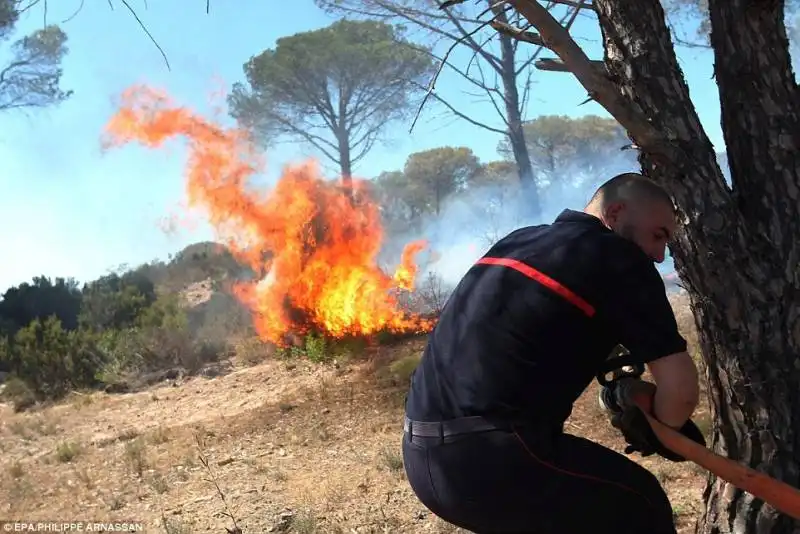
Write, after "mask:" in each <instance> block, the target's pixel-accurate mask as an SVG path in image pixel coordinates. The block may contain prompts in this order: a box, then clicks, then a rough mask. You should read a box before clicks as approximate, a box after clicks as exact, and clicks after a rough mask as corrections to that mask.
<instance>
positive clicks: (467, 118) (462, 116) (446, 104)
mask: <svg viewBox="0 0 800 534" xmlns="http://www.w3.org/2000/svg"><path fill="white" fill-rule="evenodd" d="M412 83H413V84H414V85H417V86H418V87H421V88H423V89H425V87H423V86H421V85H419V84H416V83H415V82H412ZM425 96H432V97H433V98H435V99H436V100H437V101H438V102H440V103H441V104H442V105H443V106H444V107H446V108H447V109H449V110H450V112H451V113H453V114H454V115H455V116H457V117H458V118H460V119H464V120H465V121H467V122H468V123H470V124H472V125H474V126H478V127H480V128H483V129H484V130H488V131H490V132H494V133H499V134H502V135H508V132H507V131H506V130H501V129H500V128H495V127H493V126H489V125H488V124H484V123H482V122H478V121H476V120H475V119H473V118H471V117H470V116H468V115H465V114H464V113H462V112H460V111H458V110H457V109H456V108H455V107H454V106H453V105H452V104H450V103H449V102H447V100H445V99H444V98H442V97H441V96H439V95H437V94H436V92H434V91H433V90H431V89H429V90H428V92H427V93H426V94H425ZM420 109H422V106H420ZM417 118H419V112H417ZM415 121H416V118H415ZM412 127H413V125H412Z"/></svg>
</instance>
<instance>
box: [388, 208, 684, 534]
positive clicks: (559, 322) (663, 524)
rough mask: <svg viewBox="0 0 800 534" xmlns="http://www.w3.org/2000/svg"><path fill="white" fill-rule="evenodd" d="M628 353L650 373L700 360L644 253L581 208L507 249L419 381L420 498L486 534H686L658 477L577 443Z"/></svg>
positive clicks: (463, 294) (437, 342)
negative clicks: (619, 358) (581, 406)
mask: <svg viewBox="0 0 800 534" xmlns="http://www.w3.org/2000/svg"><path fill="white" fill-rule="evenodd" d="M618 344H622V345H624V346H625V347H626V348H627V349H628V350H629V351H630V352H631V354H633V355H635V356H637V358H638V359H639V361H641V362H642V363H647V362H650V361H653V360H655V359H658V358H661V357H664V356H667V355H670V354H674V353H677V352H681V351H684V350H686V341H685V340H684V339H683V338H682V337H681V335H680V334H679V333H678V328H677V324H676V322H675V317H674V315H673V312H672V309H671V307H670V305H669V302H668V300H667V297H666V292H665V288H664V283H663V281H662V279H661V277H660V275H659V273H658V271H657V270H656V268H655V265H654V263H653V261H652V259H650V258H649V257H648V256H647V255H646V254H645V253H644V252H643V251H642V250H641V249H640V248H639V247H638V246H637V245H636V244H635V243H633V242H631V241H629V240H627V239H625V238H623V237H621V236H619V235H618V234H616V233H614V232H612V231H611V230H609V229H608V228H606V227H605V226H604V225H603V224H602V223H601V222H600V220H599V219H597V218H595V217H593V216H591V215H588V214H585V213H582V212H575V211H571V210H565V211H564V212H562V214H561V215H559V217H558V218H557V219H556V220H555V221H554V223H553V224H550V225H541V226H532V227H525V228H521V229H519V230H516V231H514V232H512V233H511V234H509V235H508V236H506V237H505V238H503V239H501V240H500V241H499V242H498V243H496V244H495V245H494V246H493V247H492V248H491V249H490V250H489V251H488V252H487V254H486V255H485V256H484V257H483V258H481V260H479V261H478V262H477V263H476V265H474V266H473V267H472V268H471V269H470V270H469V271H468V272H467V273H466V275H465V276H464V278H463V279H462V280H461V282H460V283H459V285H458V286H457V288H456V289H455V291H454V293H453V294H452V296H451V297H450V299H449V300H448V302H447V304H446V306H445V308H444V310H443V311H442V314H441V317H440V318H439V321H438V323H437V325H436V328H435V329H434V330H433V332H432V333H431V335H430V337H429V340H428V344H427V346H426V348H425V352H424V354H423V357H422V360H421V362H420V364H419V367H418V368H417V370H416V371H415V372H414V375H413V378H412V384H411V389H410V391H409V394H408V397H407V404H406V416H407V420H406V424H405V432H404V438H403V453H404V458H405V462H406V471H407V474H408V478H409V482H410V483H411V486H412V487H413V488H414V491H415V492H416V493H417V496H418V497H419V498H420V500H421V501H422V502H423V503H424V504H425V505H426V506H427V507H428V508H429V509H431V510H432V511H433V512H434V513H436V514H437V515H439V516H440V517H442V518H443V519H445V520H447V521H449V522H451V523H454V524H456V525H458V526H461V527H463V528H466V529H469V530H472V531H473V532H476V533H479V534H483V533H494V532H497V533H501V532H502V533H512V532H513V533H523V532H532V533H534V532H535V533H541V534H547V533H553V534H573V533H574V534H584V533H588V532H592V533H605V532H608V533H609V534H610V533H614V534H625V533H630V534H633V533H642V534H644V533H648V534H668V533H669V534H672V533H674V532H675V527H674V525H673V519H672V510H671V506H670V503H669V501H668V499H667V497H666V495H665V494H664V491H663V489H662V488H661V485H660V484H659V483H658V481H657V480H656V479H655V477H654V476H653V475H652V474H651V473H650V472H649V471H647V470H645V469H644V468H641V467H639V466H638V465H637V464H636V463H634V462H632V461H631V460H629V459H627V458H626V457H624V456H623V455H621V454H618V453H616V452H614V451H612V450H610V449H607V448H605V447H602V446H600V445H598V444H596V443H593V442H590V441H588V440H585V439H582V438H578V437H575V436H571V435H568V434H564V433H563V424H564V422H565V420H566V419H567V418H568V417H569V415H570V412H571V410H572V405H573V403H574V402H575V400H576V399H577V398H578V397H579V396H580V395H581V393H582V392H583V391H584V390H585V389H586V387H587V386H588V385H589V384H590V383H591V381H592V380H593V379H594V377H595V376H596V375H597V373H598V372H599V371H600V370H601V369H602V367H603V364H604V362H605V360H606V358H607V357H608V355H609V353H610V352H611V351H612V349H613V348H614V347H615V346H616V345H618ZM598 424H606V423H605V421H598Z"/></svg>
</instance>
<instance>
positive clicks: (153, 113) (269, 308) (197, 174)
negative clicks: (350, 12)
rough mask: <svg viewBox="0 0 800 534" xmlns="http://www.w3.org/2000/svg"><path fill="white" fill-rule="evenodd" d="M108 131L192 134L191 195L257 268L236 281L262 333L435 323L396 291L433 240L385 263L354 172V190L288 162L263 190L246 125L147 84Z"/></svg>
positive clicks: (373, 211) (358, 331)
mask: <svg viewBox="0 0 800 534" xmlns="http://www.w3.org/2000/svg"><path fill="white" fill-rule="evenodd" d="M106 131H107V139H106V145H107V146H120V145H123V144H126V143H129V142H134V141H138V142H139V143H142V144H144V145H146V146H149V147H152V148H156V147H159V146H161V145H162V144H163V143H164V141H166V140H167V139H169V138H172V137H177V136H183V137H185V138H186V139H187V140H188V147H189V160H188V162H187V169H186V177H187V184H186V187H187V196H188V200H189V205H190V206H192V207H201V208H204V209H205V211H206V212H207V214H208V219H209V221H210V223H211V224H212V226H214V227H215V228H216V229H217V231H218V232H219V233H220V234H227V235H229V236H230V235H233V236H235V237H234V238H231V239H229V240H228V241H229V247H230V249H231V251H232V252H233V254H235V255H236V256H237V257H238V258H239V259H240V260H241V261H242V262H243V263H246V264H248V265H249V266H250V267H251V268H252V269H253V270H254V271H255V272H256V274H257V277H258V278H257V280H256V281H254V282H242V283H239V284H237V285H236V286H235V288H234V289H235V292H236V294H237V296H238V297H239V298H240V299H241V300H242V301H243V302H244V303H245V304H246V305H247V306H249V307H250V309H251V310H252V311H253V312H254V321H255V325H256V329H257V331H258V333H259V335H260V336H261V337H262V338H263V339H265V340H268V341H271V342H273V343H276V344H279V345H283V344H285V339H286V334H287V333H290V332H293V333H294V332H296V333H303V332H306V331H308V330H309V329H317V330H321V331H324V332H325V333H326V334H327V335H330V336H332V337H343V336H346V335H367V334H373V333H376V332H378V331H381V330H391V331H395V332H403V331H418V332H424V331H427V330H429V329H430V327H431V326H432V323H431V322H430V321H429V320H426V319H424V318H422V317H420V316H417V315H414V314H410V313H407V312H404V311H402V310H401V309H400V307H399V305H398V302H397V300H396V294H397V292H398V290H406V291H410V290H413V286H414V278H415V277H416V274H417V266H416V264H415V263H414V257H415V255H416V254H417V253H418V252H420V251H421V250H422V249H423V248H424V247H425V242H423V241H415V242H413V243H410V244H408V245H407V246H406V247H405V250H404V251H403V254H402V258H401V264H400V266H399V267H398V269H397V271H396V272H395V273H394V275H393V276H389V275H387V274H386V273H384V272H383V271H382V270H381V269H380V268H378V266H377V256H378V253H379V251H380V247H381V242H382V238H383V231H382V228H381V224H380V214H379V210H378V207H377V205H376V204H375V203H374V202H372V201H371V199H370V198H369V195H368V191H366V189H365V185H364V183H363V182H360V181H354V184H353V192H354V197H355V200H352V199H351V197H350V195H348V194H347V191H345V190H344V189H343V188H342V187H341V186H340V185H338V184H335V183H332V182H329V181H325V180H323V179H322V177H321V176H320V173H319V171H318V168H317V166H316V164H315V163H313V162H309V163H305V164H303V165H297V166H291V167H287V168H286V169H285V170H284V172H283V175H282V176H281V178H280V180H279V181H278V183H277V185H276V186H275V188H274V189H273V190H272V191H270V192H269V194H267V195H262V196H259V195H257V194H256V193H254V192H253V191H251V190H249V189H248V188H247V184H246V182H247V179H248V178H249V177H251V176H252V175H253V174H254V173H256V172H258V170H259V169H260V168H261V161H260V156H259V153H258V151H257V150H256V149H255V147H254V146H253V144H252V143H251V142H250V140H249V139H248V136H247V135H246V134H245V133H244V132H243V131H240V130H238V129H225V128H223V127H221V126H219V125H216V124H213V123H211V122H210V121H208V120H206V119H204V118H202V117H200V116H198V115H196V114H194V113H192V112H191V111H190V110H188V109H186V108H184V107H180V106H177V105H175V104H173V103H172V102H171V101H170V99H169V98H168V97H167V96H166V95H165V94H163V93H160V92H157V91H155V90H153V89H151V88H148V87H143V86H136V87H133V88H131V89H128V90H127V91H125V92H124V93H123V95H122V101H121V105H120V108H119V110H118V111H117V113H116V114H115V115H114V116H113V117H112V118H111V120H110V121H109V123H108V125H107V127H106Z"/></svg>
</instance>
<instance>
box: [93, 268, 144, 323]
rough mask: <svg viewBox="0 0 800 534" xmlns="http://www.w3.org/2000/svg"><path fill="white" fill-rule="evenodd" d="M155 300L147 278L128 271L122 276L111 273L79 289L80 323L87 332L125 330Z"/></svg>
mask: <svg viewBox="0 0 800 534" xmlns="http://www.w3.org/2000/svg"><path fill="white" fill-rule="evenodd" d="M155 299H156V293H155V286H154V285H153V282H152V281H150V280H149V279H147V278H145V277H143V276H140V275H138V273H136V272H134V271H132V272H128V273H125V274H123V275H122V276H120V275H118V274H116V273H112V274H109V275H106V276H103V277H101V278H99V279H97V280H95V281H93V282H90V283H88V284H86V285H85V286H84V288H83V303H82V306H81V314H80V323H81V325H82V326H84V327H86V328H89V329H91V330H95V331H100V330H105V329H108V328H127V327H130V326H132V325H133V323H134V322H135V321H136V319H137V317H138V316H139V314H141V313H142V312H143V311H144V310H146V309H147V308H148V306H150V305H151V304H152V303H153V302H154V301H155Z"/></svg>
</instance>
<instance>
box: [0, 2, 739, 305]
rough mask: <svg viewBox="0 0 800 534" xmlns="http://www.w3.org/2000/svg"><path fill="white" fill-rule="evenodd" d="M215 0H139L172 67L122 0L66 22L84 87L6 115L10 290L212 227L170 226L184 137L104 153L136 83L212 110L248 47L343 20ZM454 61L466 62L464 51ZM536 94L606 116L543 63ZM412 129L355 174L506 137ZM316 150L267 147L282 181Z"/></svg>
mask: <svg viewBox="0 0 800 534" xmlns="http://www.w3.org/2000/svg"><path fill="white" fill-rule="evenodd" d="M78 3H79V2H78V1H77V0H76V1H74V2H68V1H66V0H61V1H59V2H58V3H57V4H58V5H57V6H56V5H55V4H56V2H50V3H49V9H48V17H49V20H50V21H60V20H63V19H65V18H66V17H68V16H69V15H70V14H71V13H72V11H74V9H75V8H76V7H77V5H78ZM73 4H74V5H73ZM115 4H118V2H115ZM204 4H205V3H204V2H198V1H197V0H191V1H190V0H170V1H169V2H149V3H148V8H147V9H145V8H144V7H143V3H142V2H132V5H134V6H139V7H138V8H137V9H138V13H139V16H140V17H141V18H142V20H143V21H144V22H145V24H146V25H147V27H148V29H149V30H150V32H151V33H152V34H153V35H154V36H155V38H156V39H157V41H158V42H159V44H160V45H161V46H162V48H163V49H164V50H165V52H166V54H167V56H168V58H169V61H170V64H171V67H172V70H171V71H168V70H167V68H166V66H165V64H164V61H163V59H162V57H161V55H160V54H159V52H158V50H157V49H156V48H155V47H154V46H153V45H152V43H151V42H150V41H149V40H148V38H147V37H146V35H145V34H144V33H143V32H142V30H141V28H139V27H138V25H137V23H136V21H135V20H134V19H133V18H132V17H131V16H130V14H129V13H128V12H127V11H125V9H124V8H123V7H122V6H121V5H119V6H118V7H117V8H116V9H114V10H111V9H109V7H108V5H107V3H105V2H87V3H86V7H84V8H83V10H82V12H81V13H80V14H79V15H78V16H76V17H75V18H74V19H72V20H71V21H69V22H68V23H66V24H65V25H63V29H64V30H65V31H66V32H67V33H68V35H69V49H70V52H69V54H68V56H67V57H66V59H65V61H64V63H63V69H64V76H63V87H64V88H66V89H72V90H74V91H75V94H74V96H73V97H72V98H71V99H70V100H68V101H67V102H65V103H64V104H62V105H60V106H59V107H54V108H49V109H44V110H33V111H31V112H28V113H25V114H20V113H5V114H3V115H2V117H0V120H1V121H2V122H0V124H2V127H0V187H1V188H2V189H0V190H2V195H0V221H1V222H2V225H3V228H5V230H6V231H5V236H4V257H5V258H6V259H5V261H3V263H2V265H0V291H4V290H5V288H7V287H9V286H11V285H15V284H18V283H20V282H23V281H26V280H30V278H31V277H33V276H36V275H39V274H44V275H46V276H51V277H55V276H72V277H75V278H77V279H78V280H80V281H86V280H90V279H92V278H95V277H97V276H100V275H102V274H104V273H105V272H107V271H108V269H111V268H114V267H116V266H119V265H120V264H130V265H136V264H139V263H142V262H145V261H149V260H152V259H155V258H166V256H167V254H169V253H171V252H175V251H177V250H179V249H180V248H182V247H183V246H185V245H187V244H189V243H192V242H195V241H198V240H201V239H211V238H213V234H212V233H211V230H210V229H209V228H208V227H207V226H205V225H204V224H202V222H201V224H199V225H198V226H196V227H195V228H193V229H181V230H180V231H179V232H178V233H177V234H167V233H165V232H164V231H163V230H162V229H161V228H162V227H161V226H160V224H159V222H160V221H161V220H163V219H164V218H165V217H168V216H169V215H170V214H171V213H174V212H176V211H179V210H180V208H179V205H180V203H181V202H182V200H183V197H184V189H183V188H184V180H183V176H182V170H183V165H184V152H183V150H182V149H181V146H180V145H179V144H177V143H174V144H173V145H171V148H169V149H166V150H164V149H162V150H159V151H153V150H147V149H144V148H141V147H138V146H135V145H131V146H128V147H125V148H122V149H116V150H114V151H111V152H107V153H101V149H100V136H101V134H102V131H103V127H104V125H105V123H106V121H107V120H108V119H109V117H110V116H111V115H112V114H113V113H114V110H115V107H114V99H115V98H116V97H117V96H118V95H119V94H120V93H121V92H122V91H123V90H124V89H125V88H126V87H128V86H130V85H132V84H135V83H147V84H151V85H154V86H156V87H159V88H163V89H166V90H167V91H168V92H169V93H170V94H171V95H172V97H173V98H175V99H176V100H177V101H178V102H180V103H182V104H184V105H186V106H189V107H191V108H193V109H195V110H197V111H200V112H202V113H209V114H210V113H211V106H210V103H211V98H210V95H211V94H212V93H214V92H216V91H218V90H219V89H220V88H224V89H226V90H227V89H229V88H230V86H231V84H233V83H234V82H236V81H241V80H242V77H243V75H242V64H243V63H244V62H245V61H247V60H248V58H250V57H251V56H252V55H254V54H257V53H259V52H261V51H262V50H264V49H265V48H270V47H273V46H274V44H275V40H276V39H277V38H279V37H281V36H284V35H290V34H293V33H297V32H301V31H307V30H311V29H314V28H318V27H321V26H325V25H327V24H330V23H331V22H332V21H333V19H332V18H330V17H329V16H328V15H326V14H325V13H323V12H321V11H320V10H318V9H317V8H316V7H315V6H314V4H313V2H312V0H294V1H293V2H292V8H291V11H281V10H280V9H279V8H277V7H275V6H276V4H274V3H271V2H236V3H235V4H237V5H236V7H234V6H233V4H234V2H222V1H220V0H216V1H212V2H211V4H212V5H211V14H208V15H207V14H206V13H205V5H204ZM270 6H272V7H270ZM42 18H43V13H42V11H41V10H33V11H32V12H31V13H30V14H29V15H28V16H27V17H24V18H23V20H22V21H21V23H20V24H19V25H18V33H17V34H16V35H15V37H19V36H21V35H22V34H23V33H28V32H29V31H31V30H33V29H36V28H37V27H38V26H40V25H41V24H42ZM575 31H576V35H578V36H580V37H581V38H580V39H579V43H580V44H581V45H582V46H583V47H584V49H585V50H586V51H587V53H588V54H589V55H590V56H593V57H598V58H599V57H602V56H601V53H600V48H599V42H598V41H597V36H596V30H595V24H594V22H593V21H591V20H584V21H582V22H579V23H578V25H577V26H576V28H575ZM678 53H679V56H680V60H681V66H682V68H683V70H684V74H685V76H686V79H687V81H688V83H689V86H690V90H691V94H692V98H693V100H694V102H695V104H696V106H697V109H698V112H699V114H700V118H701V120H702V122H703V125H704V126H705V128H706V131H707V132H708V134H709V136H710V137H711V140H712V142H713V143H714V144H715V146H716V148H717V150H718V151H722V150H724V144H723V142H722V134H721V130H720V125H719V103H718V98H717V88H716V85H715V84H714V82H713V80H712V78H711V75H712V65H713V60H712V56H711V54H710V52H708V51H704V50H698V49H679V50H678ZM3 54H4V51H3V49H0V65H2V64H4V63H5V62H6V60H7V56H4V55H3ZM460 57H461V58H465V56H464V55H463V54H462V55H461V56H460ZM453 60H454V61H456V62H458V61H459V56H458V55H456V57H454V58H453ZM464 61H466V59H464ZM461 64H463V62H462V63H461ZM463 88H464V86H463V84H461V83H459V81H458V78H457V77H455V76H454V75H447V74H445V75H443V77H442V78H441V79H440V81H439V82H438V84H437V89H438V91H439V92H440V93H441V94H443V95H444V96H446V97H448V98H450V99H451V100H452V101H453V103H455V104H458V105H460V106H463V107H464V108H465V109H469V112H470V113H471V114H473V115H475V116H477V117H479V118H486V119H487V120H488V121H491V122H492V123H493V124H495V125H497V124H498V120H497V119H496V116H495V115H494V110H493V109H491V108H490V107H489V106H488V105H485V104H475V103H472V101H471V97H468V96H465V95H463V94H462V93H461V89H463ZM534 93H535V94H534V97H533V99H532V101H531V103H530V104H529V106H528V110H527V114H528V118H533V117H535V116H537V115H541V114H565V115H570V116H579V115H583V114H587V113H595V114H601V115H606V116H607V114H606V113H605V111H604V110H603V109H602V108H600V106H598V105H596V104H587V105H584V106H580V107H579V106H578V104H580V103H581V102H582V101H583V100H584V99H585V91H584V90H583V88H582V87H581V86H580V85H579V84H578V83H577V82H576V81H575V80H574V79H573V78H572V77H571V76H570V75H567V74H559V73H539V74H537V76H536V85H535V87H534ZM225 120H226V121H229V120H230V119H227V118H226V119H225ZM408 127H409V124H396V125H393V126H392V129H391V132H390V133H391V137H392V141H393V143H392V145H391V146H390V147H381V146H378V147H376V148H375V149H374V150H373V152H371V153H370V154H369V155H368V156H367V158H365V159H364V160H363V161H362V162H361V164H360V165H359V166H358V167H357V168H356V169H355V174H356V175H358V176H359V177H372V176H374V175H376V174H378V173H379V172H380V171H382V170H392V169H399V168H401V167H402V165H403V163H404V161H405V159H406V157H407V156H408V154H410V153H412V152H415V151H418V150H424V149H428V148H433V147H437V146H442V145H444V144H448V145H462V146H468V147H470V148H472V149H473V151H474V152H475V153H476V154H477V155H478V156H479V157H480V158H481V159H482V160H484V161H489V160H492V159H496V158H497V157H498V156H497V153H496V147H497V143H498V141H499V136H498V135H496V134H493V133H490V132H487V131H485V130H482V129H479V128H476V127H473V126H471V125H469V124H467V123H465V122H463V121H460V120H456V119H453V118H452V116H448V115H447V114H446V113H445V112H443V111H441V110H438V109H436V108H430V109H428V110H427V111H424V112H423V116H422V118H421V119H420V121H419V122H418V124H417V126H416V127H415V130H414V132H413V133H412V134H410V135H409V134H408ZM310 155H313V154H312V153H311V152H309V151H308V150H302V149H301V148H296V147H295V148H293V147H292V146H287V145H283V146H280V147H279V148H278V149H276V150H273V151H271V152H269V153H268V160H267V163H268V167H269V170H268V177H270V178H271V179H274V177H275V176H277V174H278V173H279V172H280V168H281V166H282V165H283V164H285V163H288V162H292V161H299V160H300V159H302V158H304V157H305V156H310Z"/></svg>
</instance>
